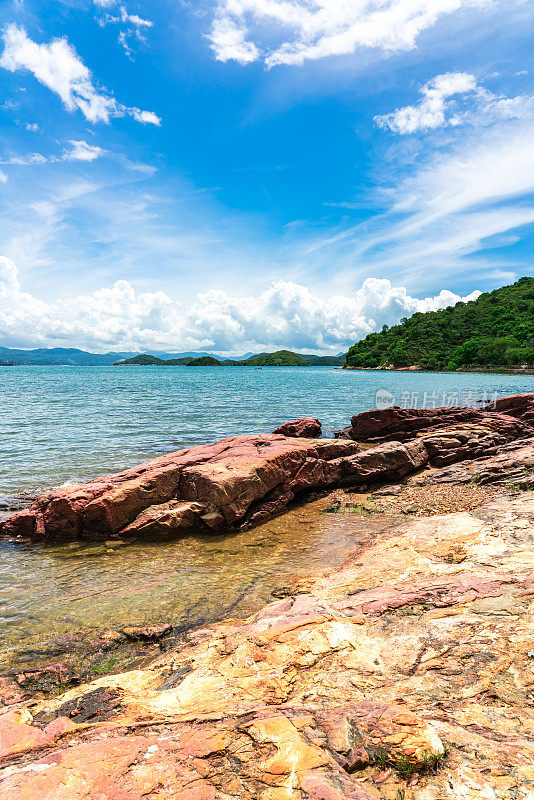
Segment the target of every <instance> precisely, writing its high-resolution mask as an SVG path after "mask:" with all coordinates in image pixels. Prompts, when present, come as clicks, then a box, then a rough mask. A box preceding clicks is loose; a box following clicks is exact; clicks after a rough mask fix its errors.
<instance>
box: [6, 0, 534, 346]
mask: <svg viewBox="0 0 534 800" xmlns="http://www.w3.org/2000/svg"><path fill="white" fill-rule="evenodd" d="M0 14H1V21H2V26H3V27H2V41H1V42H0V48H1V50H0V52H1V56H0V81H1V83H2V99H1V109H0V110H1V115H0V125H1V129H0V193H1V198H2V199H1V216H0V242H1V250H0V343H1V344H3V345H6V346H17V347H32V346H77V347H84V348H87V349H92V350H98V351H106V350H110V349H132V350H134V349H140V350H144V349H162V350H175V351H180V350H190V349H194V350H199V349H206V350H210V351H218V352H221V353H223V352H224V353H239V352H242V351H243V352H244V351H245V350H258V349H265V348H270V349H272V348H275V347H290V348H293V349H297V350H304V351H315V352H340V351H342V350H345V349H346V348H347V347H348V346H349V345H350V344H351V343H352V342H353V341H354V340H355V339H356V338H361V336H364V335H366V334H367V333H368V332H370V331H371V330H374V329H376V328H379V327H381V326H382V325H383V324H384V323H388V324H391V323H394V322H396V321H398V320H399V319H400V318H401V317H403V316H406V315H408V314H410V313H413V312H414V311H416V310H432V309H435V308H440V307H443V306H444V305H447V304H450V303H451V302H456V301H457V300H458V299H460V298H464V297H468V296H472V293H473V292H477V291H487V290H489V289H492V288H495V287H497V286H500V285H503V284H506V283H510V282H513V281H514V280H516V279H517V278H518V277H520V276H522V275H532V274H533V269H532V243H533V223H534V201H533V197H532V194H533V190H534V136H533V134H534V89H533V80H532V35H533V32H534V30H533V28H534V25H533V23H534V7H533V5H532V3H530V2H526V1H522V0H510V1H509V2H508V1H503V0H500V1H499V0H200V2H186V0H173V2H166V0H152V2H150V3H148V2H136V0H124V2H122V1H121V0H70V1H68V0H64V1H63V2H62V1H61V0H58V1H57V2H36V1H35V0H14V1H12V0H9V2H3V3H1V4H0ZM475 296H476V295H475Z"/></svg>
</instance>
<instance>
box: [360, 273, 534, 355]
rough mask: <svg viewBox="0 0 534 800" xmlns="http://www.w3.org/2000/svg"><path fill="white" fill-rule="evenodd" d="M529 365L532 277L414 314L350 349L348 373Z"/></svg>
mask: <svg viewBox="0 0 534 800" xmlns="http://www.w3.org/2000/svg"><path fill="white" fill-rule="evenodd" d="M520 365H526V366H533V365H534V278H520V280H518V281H517V282H516V283H514V284H512V285H511V286H503V287H502V288H500V289H495V290H494V291H493V292H486V293H484V294H481V295H480V297H478V298H477V299H476V300H472V301H470V302H469V303H457V304H456V305H455V306H449V307H448V308H444V309H442V310H441V311H428V312H426V313H416V314H414V315H413V316H412V317H410V318H409V319H403V320H402V321H401V323H400V325H394V326H393V327H391V328H388V326H387V325H384V327H383V328H382V331H381V332H380V333H370V334H369V335H368V336H366V337H365V339H362V340H361V341H359V342H356V344H354V345H352V347H351V348H350V350H349V351H348V353H347V356H346V366H347V367H348V368H352V369H361V368H367V369H407V368H410V367H411V368H421V369H430V370H469V369H476V368H479V369H485V368H488V369H491V368H503V369H506V367H509V368H518V367H519V366H520Z"/></svg>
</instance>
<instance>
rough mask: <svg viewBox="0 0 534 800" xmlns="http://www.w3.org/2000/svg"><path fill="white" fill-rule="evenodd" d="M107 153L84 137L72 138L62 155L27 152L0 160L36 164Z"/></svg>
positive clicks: (85, 158)
mask: <svg viewBox="0 0 534 800" xmlns="http://www.w3.org/2000/svg"><path fill="white" fill-rule="evenodd" d="M105 153H106V150H104V149H102V148H101V147H97V146H96V145H92V144H88V143H87V142H86V141H84V140H83V139H80V140H76V139H70V140H69V147H67V148H65V149H64V150H63V152H62V153H61V154H60V155H49V156H43V155H42V154H41V153H26V154H25V155H22V156H11V157H10V158H8V159H4V160H3V161H1V160H0V164H3V165H7V164H11V165H14V166H35V165H40V164H54V163H58V162H60V161H94V160H95V159H96V158H100V156H102V155H104V154H105Z"/></svg>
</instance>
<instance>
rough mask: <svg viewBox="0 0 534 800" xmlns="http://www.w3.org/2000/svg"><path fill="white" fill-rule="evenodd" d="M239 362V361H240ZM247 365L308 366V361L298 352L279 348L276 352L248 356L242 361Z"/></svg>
mask: <svg viewBox="0 0 534 800" xmlns="http://www.w3.org/2000/svg"><path fill="white" fill-rule="evenodd" d="M238 363H239V362H238ZM241 363H242V364H243V365H245V366H247V367H307V366H309V365H308V362H307V361H304V359H303V358H301V357H300V356H299V355H297V354H296V353H291V352H290V351H289V350H277V351H276V353H260V354H259V356H253V357H252V358H247V360H246V361H242V362H241Z"/></svg>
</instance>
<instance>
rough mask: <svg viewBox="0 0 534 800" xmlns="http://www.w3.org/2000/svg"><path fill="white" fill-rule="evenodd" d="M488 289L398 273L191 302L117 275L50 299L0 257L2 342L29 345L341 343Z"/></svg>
mask: <svg viewBox="0 0 534 800" xmlns="http://www.w3.org/2000/svg"><path fill="white" fill-rule="evenodd" d="M478 294H479V293H478V292H474V293H472V294H471V295H469V296H467V297H464V298H462V297H460V296H458V295H456V294H454V293H452V292H449V291H446V290H444V291H441V292H440V293H439V294H438V295H436V296H434V297H426V298H424V299H418V298H415V297H411V296H410V295H409V294H408V292H407V291H406V289H405V288H403V287H399V286H393V285H392V284H391V283H390V281H388V280H383V279H376V278H370V279H368V280H366V281H365V282H364V283H363V285H362V286H361V288H360V289H358V290H357V291H356V292H355V293H354V295H352V296H350V297H343V296H337V297H330V298H326V297H323V296H321V297H319V296H317V295H315V294H313V293H312V292H311V291H310V290H309V289H308V288H306V287H305V286H302V285H300V284H297V283H292V282H288V281H278V282H276V283H274V284H273V285H272V286H270V287H269V288H268V289H266V290H265V291H263V292H261V293H260V294H259V295H257V296H256V297H236V296H233V295H230V294H228V293H227V292H224V291H210V292H206V293H204V294H199V295H198V296H197V299H196V301H195V302H194V303H193V304H192V305H191V306H190V308H188V309H184V308H182V307H181V306H180V304H179V303H176V302H174V301H173V300H172V299H171V298H170V297H169V296H168V295H166V294H165V293H164V292H161V291H160V292H141V293H136V292H135V290H134V288H133V287H132V285H131V284H130V283H129V282H127V281H117V282H116V283H115V284H114V285H113V286H112V287H109V288H104V289H100V290H98V291H95V292H93V293H92V294H91V295H87V296H78V297H70V298H68V299H66V300H61V301H57V302H55V303H45V302H43V301H42V300H40V299H39V298H37V297H35V296H34V295H31V294H29V293H27V292H24V291H23V290H22V289H21V286H20V284H19V277H18V271H17V268H16V266H15V264H14V263H13V261H11V259H9V258H6V257H0V341H2V343H3V344H5V345H13V346H15V345H18V346H22V347H24V346H27V347H30V346H35V345H43V346H54V345H58V344H63V345H67V344H70V345H77V346H83V347H90V348H94V349H108V348H109V349H112V348H121V349H122V348H124V349H131V350H137V349H139V350H144V349H145V350H146V349H177V350H178V349H201V348H204V349H211V350H218V351H221V352H235V351H236V350H241V349H242V348H243V347H245V348H248V347H254V348H264V347H273V348H274V347H291V348H296V349H300V350H306V349H308V350H309V349H313V350H319V351H326V352H339V351H340V350H343V349H345V348H347V347H348V346H349V345H350V344H352V343H353V342H354V341H355V340H356V339H359V338H361V337H362V336H365V335H366V334H367V333H369V332H371V331H373V330H376V329H377V328H381V327H382V325H383V324H385V323H387V324H393V323H395V322H398V321H399V319H400V318H401V317H403V316H406V315H409V314H412V313H414V312H415V311H430V310H432V311H433V310H436V309H439V308H444V307H445V306H447V305H451V304H454V303H457V302H459V301H460V300H464V301H465V300H469V299H474V298H475V297H477V296H478Z"/></svg>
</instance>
